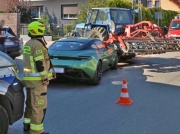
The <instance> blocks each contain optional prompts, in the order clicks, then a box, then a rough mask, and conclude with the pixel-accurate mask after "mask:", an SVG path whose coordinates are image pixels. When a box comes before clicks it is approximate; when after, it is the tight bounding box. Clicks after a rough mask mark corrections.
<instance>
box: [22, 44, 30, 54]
mask: <svg viewBox="0 0 180 134" xmlns="http://www.w3.org/2000/svg"><path fill="white" fill-rule="evenodd" d="M23 54H31V48H30V46H24V48H23Z"/></svg>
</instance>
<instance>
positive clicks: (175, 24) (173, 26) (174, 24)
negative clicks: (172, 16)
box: [170, 21, 180, 29]
mask: <svg viewBox="0 0 180 134" xmlns="http://www.w3.org/2000/svg"><path fill="white" fill-rule="evenodd" d="M170 29H180V21H172V23H171V25H170Z"/></svg>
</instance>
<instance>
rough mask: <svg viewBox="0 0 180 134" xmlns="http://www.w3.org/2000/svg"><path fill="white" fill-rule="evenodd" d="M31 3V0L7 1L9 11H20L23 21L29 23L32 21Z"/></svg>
mask: <svg viewBox="0 0 180 134" xmlns="http://www.w3.org/2000/svg"><path fill="white" fill-rule="evenodd" d="M31 5H32V3H31V2H30V0H10V1H8V3H7V11H8V13H20V14H21V23H29V22H30V21H31Z"/></svg>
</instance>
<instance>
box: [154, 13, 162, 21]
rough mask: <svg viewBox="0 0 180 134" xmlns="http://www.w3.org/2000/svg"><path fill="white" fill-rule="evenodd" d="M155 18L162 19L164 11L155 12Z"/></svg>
mask: <svg viewBox="0 0 180 134" xmlns="http://www.w3.org/2000/svg"><path fill="white" fill-rule="evenodd" d="M155 19H157V20H159V19H162V12H155Z"/></svg>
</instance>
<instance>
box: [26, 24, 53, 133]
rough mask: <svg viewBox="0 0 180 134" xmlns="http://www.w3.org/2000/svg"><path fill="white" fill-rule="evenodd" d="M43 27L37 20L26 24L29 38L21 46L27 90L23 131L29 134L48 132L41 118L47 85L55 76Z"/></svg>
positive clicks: (43, 115)
mask: <svg viewBox="0 0 180 134" xmlns="http://www.w3.org/2000/svg"><path fill="white" fill-rule="evenodd" d="M44 30H45V27H44V25H43V24H42V23H40V22H38V21H33V22H31V23H30V24H29V25H28V35H29V37H30V38H31V39H30V40H29V41H27V43H26V44H25V45H24V48H23V62H24V74H23V82H24V84H25V87H26V91H27V99H26V108H25V113H24V131H29V130H30V134H49V133H47V132H44V126H43V120H44V117H45V113H46V108H47V85H48V84H49V80H51V79H53V78H55V73H54V71H53V67H52V64H51V61H50V58H49V55H48V51H47V47H46V42H45V40H44V37H43V35H44Z"/></svg>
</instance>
